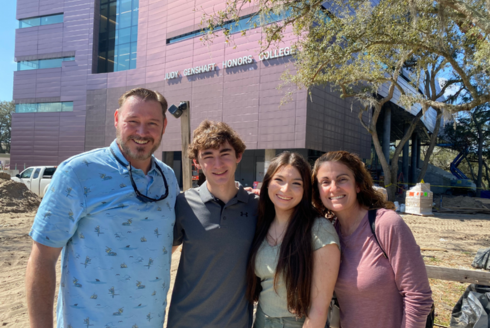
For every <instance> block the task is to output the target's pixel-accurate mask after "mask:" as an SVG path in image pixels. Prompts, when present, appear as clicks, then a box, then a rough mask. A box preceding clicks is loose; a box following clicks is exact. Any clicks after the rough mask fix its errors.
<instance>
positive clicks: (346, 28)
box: [202, 0, 490, 113]
mask: <svg viewBox="0 0 490 328" xmlns="http://www.w3.org/2000/svg"><path fill="white" fill-rule="evenodd" d="M322 2H324V1H312V0H254V1H252V0H228V1H227V5H226V9H225V10H222V11H219V12H217V13H213V14H211V15H207V14H204V16H203V20H202V23H203V24H204V25H207V26H208V27H210V30H211V31H213V30H214V29H215V28H216V27H217V26H219V25H222V24H224V23H225V22H228V21H230V20H237V19H238V18H239V17H240V12H241V11H242V10H243V9H244V8H247V7H249V6H252V5H254V6H255V9H256V15H261V16H267V15H268V14H270V13H276V14H278V13H284V12H285V11H288V12H289V13H290V15H289V16H288V18H287V19H285V20H284V21H282V22H280V23H274V24H270V25H267V26H263V30H264V32H265V33H264V34H265V36H264V38H263V44H262V45H263V47H264V48H267V47H269V46H274V45H275V44H276V43H277V42H279V41H281V40H282V39H283V37H284V36H285V32H286V29H287V28H290V29H292V30H293V31H294V33H295V34H296V35H298V36H299V41H297V44H296V46H297V48H298V49H299V50H300V51H298V52H297V55H296V56H297V59H298V60H297V61H296V68H297V71H296V74H294V75H286V76H285V77H286V78H287V80H288V81H292V82H295V83H296V84H298V85H300V86H305V87H310V86H312V85H317V84H324V85H325V84H327V85H333V86H336V87H337V88H339V89H340V90H341V91H342V96H343V97H354V98H356V99H358V100H360V101H361V102H362V103H363V104H365V105H372V104H373V103H376V102H377V101H379V100H378V99H377V97H376V96H375V95H376V94H378V93H379V92H378V91H379V89H380V88H381V86H382V85H385V86H389V87H391V86H393V87H394V88H396V89H398V91H399V92H400V93H401V94H402V99H401V101H402V104H403V105H404V106H405V107H406V108H410V107H411V106H412V105H413V104H421V105H422V108H423V109H424V111H425V110H426V109H428V108H429V107H433V108H439V109H441V110H444V111H446V112H447V113H456V112H459V111H469V110H471V109H472V108H474V107H476V106H478V105H480V104H483V103H485V102H488V101H490V77H489V73H490V62H489V60H488V58H490V46H489V36H488V35H489V34H490V15H489V6H490V5H488V1H486V0H436V1H432V0H381V1H379V2H378V1H376V2H377V3H376V4H375V5H373V2H372V1H364V0H331V1H328V2H325V6H327V9H325V8H323V7H322ZM213 35H214V34H213V32H210V33H209V34H208V35H207V38H205V39H206V40H209V39H210V38H211V37H212V36H213ZM226 37H227V39H228V38H230V37H231V36H230V35H227V36H226ZM402 67H404V68H406V71H405V75H409V79H410V80H411V82H410V83H411V84H412V87H413V88H412V90H410V91H411V92H409V90H407V88H405V87H403V86H402V85H401V84H399V83H398V82H399V81H398V76H399V75H400V73H401V69H402ZM441 72H444V75H445V76H446V82H445V85H444V86H443V90H442V92H436V90H435V89H436V88H435V83H436V82H437V78H438V76H439V75H440V73H441ZM425 78H429V79H430V81H425V86H426V88H427V90H424V91H429V93H427V92H424V93H425V94H420V93H418V92H416V90H418V89H419V87H420V82H421V81H423V80H424V79H425ZM429 82H431V83H429ZM449 87H452V88H455V89H456V90H457V92H456V96H455V97H454V98H458V97H459V96H462V95H464V94H466V95H467V97H466V100H467V101H462V100H461V97H459V99H452V100H453V101H452V103H448V102H444V101H440V100H438V98H439V96H441V95H442V94H444V91H445V90H446V88H449ZM430 89H432V90H430ZM413 91H415V92H413ZM468 96H469V97H468ZM456 100H457V101H456Z"/></svg>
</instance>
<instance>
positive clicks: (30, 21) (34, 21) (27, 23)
mask: <svg viewBox="0 0 490 328" xmlns="http://www.w3.org/2000/svg"><path fill="white" fill-rule="evenodd" d="M19 23H20V24H19V27H20V28H24V27H32V26H39V25H40V24H41V19H40V18H39V17H34V18H26V19H21V20H20V21H19Z"/></svg>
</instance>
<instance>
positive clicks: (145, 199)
mask: <svg viewBox="0 0 490 328" xmlns="http://www.w3.org/2000/svg"><path fill="white" fill-rule="evenodd" d="M110 149H111V153H112V155H113V156H114V158H115V159H116V161H118V162H119V164H121V165H122V166H124V167H125V168H127V169H128V171H129V178H130V179H131V185H132V186H133V189H134V192H135V194H136V198H138V199H139V200H140V201H142V202H143V203H152V202H159V201H161V200H164V199H165V198H167V196H168V184H167V179H165V174H163V171H162V169H161V168H160V166H158V164H155V166H156V168H157V170H158V171H159V172H160V174H161V175H162V178H163V184H164V186H165V194H164V195H163V196H162V197H160V198H151V197H148V196H145V195H143V194H142V193H141V192H140V191H139V190H138V187H136V183H135V182H134V179H133V172H132V169H131V162H129V161H128V163H129V165H126V163H124V162H123V161H121V160H120V159H119V157H117V156H116V154H115V153H114V150H112V148H110Z"/></svg>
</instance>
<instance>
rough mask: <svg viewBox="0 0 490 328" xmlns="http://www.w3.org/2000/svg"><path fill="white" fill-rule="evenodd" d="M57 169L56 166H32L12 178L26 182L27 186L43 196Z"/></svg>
mask: <svg viewBox="0 0 490 328" xmlns="http://www.w3.org/2000/svg"><path fill="white" fill-rule="evenodd" d="M55 171H56V166H31V167H28V168H27V169H25V170H24V171H22V172H20V173H19V174H17V175H16V176H15V177H13V178H12V180H14V181H17V182H22V183H24V184H25V185H26V186H27V188H28V189H29V190H30V191H32V192H33V193H35V194H36V195H38V196H39V197H43V196H44V194H45V193H46V191H47V190H48V187H49V183H50V182H51V178H52V177H53V174H54V172H55Z"/></svg>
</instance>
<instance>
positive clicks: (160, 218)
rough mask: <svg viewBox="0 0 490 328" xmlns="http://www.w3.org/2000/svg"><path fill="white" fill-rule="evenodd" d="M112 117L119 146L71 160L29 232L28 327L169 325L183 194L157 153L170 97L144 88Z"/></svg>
mask: <svg viewBox="0 0 490 328" xmlns="http://www.w3.org/2000/svg"><path fill="white" fill-rule="evenodd" d="M119 105H120V107H119V109H118V110H117V111H116V112H115V115H114V125H115V127H116V132H117V139H116V140H115V141H114V142H113V143H112V144H111V145H110V146H109V147H107V148H101V149H96V150H93V151H90V152H86V153H83V154H80V155H77V156H74V157H72V158H70V159H68V160H66V161H64V162H63V163H62V164H61V165H60V166H59V167H58V169H57V171H56V173H55V175H54V177H53V180H52V182H51V184H50V188H49V192H47V194H46V195H45V197H44V199H43V201H42V203H41V206H40V207H39V210H38V212H37V215H36V218H35V221H34V225H33V226H32V230H31V232H30V236H31V237H32V239H33V241H34V243H33V247H32V252H31V256H30V258H29V262H28V265H27V273H26V289H27V302H28V308H29V317H30V324H31V327H52V326H53V315H52V313H53V299H54V291H55V284H56V270H55V266H56V262H57V259H58V257H59V254H60V253H61V254H62V261H61V283H60V288H59V294H58V308H57V324H58V327H64V328H67V327H94V328H95V327H140V328H141V327H155V328H157V327H158V328H161V327H162V326H163V322H164V317H165V306H166V295H167V291H168V287H169V284H170V255H171V251H170V250H171V247H172V239H173V225H174V221H175V212H174V206H175V200H176V196H177V194H178V193H179V189H178V184H177V180H176V178H175V175H174V172H173V171H172V169H170V168H169V167H168V166H166V165H165V164H163V163H162V162H161V161H159V160H157V159H155V158H154V157H153V156H152V154H153V152H154V151H155V150H156V149H157V148H158V146H159V145H160V142H161V139H162V135H163V133H164V132H165V127H166V125H167V120H166V118H165V111H166V110H167V102H166V100H165V98H164V97H163V96H162V95H161V94H159V93H157V92H154V91H151V90H147V89H143V88H139V89H133V90H131V91H128V92H127V93H125V94H124V95H123V96H122V97H121V98H120V100H119Z"/></svg>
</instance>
